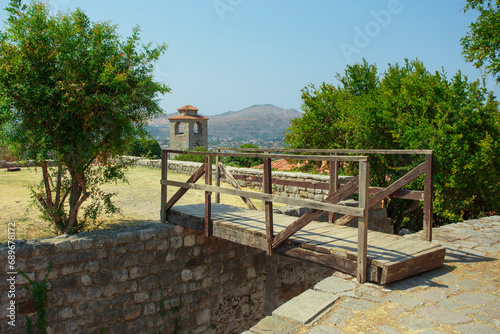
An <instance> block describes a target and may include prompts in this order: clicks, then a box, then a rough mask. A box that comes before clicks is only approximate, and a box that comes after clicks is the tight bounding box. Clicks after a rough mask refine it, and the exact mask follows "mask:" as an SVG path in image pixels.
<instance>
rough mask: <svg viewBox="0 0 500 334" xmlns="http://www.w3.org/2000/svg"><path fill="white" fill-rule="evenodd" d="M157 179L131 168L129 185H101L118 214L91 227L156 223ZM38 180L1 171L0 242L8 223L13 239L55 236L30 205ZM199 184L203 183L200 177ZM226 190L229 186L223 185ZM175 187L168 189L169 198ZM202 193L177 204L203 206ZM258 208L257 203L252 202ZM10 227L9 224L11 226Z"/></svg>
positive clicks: (234, 201)
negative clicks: (14, 234) (31, 195)
mask: <svg viewBox="0 0 500 334" xmlns="http://www.w3.org/2000/svg"><path fill="white" fill-rule="evenodd" d="M160 177H161V171H160V170H159V169H153V168H148V167H132V168H130V169H129V170H128V171H127V178H128V181H129V183H128V184H127V183H118V184H111V185H105V186H103V190H105V191H107V192H116V193H117V195H116V197H115V203H116V204H117V206H118V207H119V208H120V209H121V211H122V212H121V214H118V215H115V216H113V217H102V218H100V219H99V223H100V224H102V225H101V226H95V227H94V228H95V229H96V228H117V227H122V226H126V225H135V224H142V223H146V222H159V219H160V192H161V188H160ZM168 178H169V179H171V180H175V181H186V180H187V179H188V178H189V175H185V174H179V173H173V172H169V173H168ZM40 180H41V170H40V169H39V168H21V171H20V172H6V171H5V170H2V171H0V213H1V214H0V242H5V241H7V233H8V232H7V229H8V227H9V223H15V232H16V239H39V238H43V237H48V236H53V235H55V234H56V233H55V231H54V229H53V228H52V226H51V224H49V223H48V222H46V221H43V220H42V219H41V218H40V217H39V216H40V213H39V211H38V210H37V208H36V207H34V206H32V205H30V203H31V198H30V190H29V188H28V186H29V185H34V184H37V183H38V182H40ZM198 182H204V180H203V178H202V179H200V180H199V181H198ZM223 186H225V187H229V185H228V184H225V185H223ZM177 190H178V188H175V187H168V196H169V197H170V196H172V195H173V194H174V192H175V191H177ZM203 202H204V193H203V192H202V191H195V190H190V191H188V192H187V193H186V195H184V197H183V198H181V200H180V201H179V202H178V205H182V204H193V203H203ZM221 203H224V204H231V205H235V206H242V207H243V206H245V204H244V203H243V201H242V200H241V199H240V198H239V197H236V196H229V195H221ZM254 204H255V205H256V206H257V208H260V207H261V203H260V202H259V201H254ZM10 227H12V224H11V225H10Z"/></svg>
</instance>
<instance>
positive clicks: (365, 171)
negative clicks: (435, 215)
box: [161, 148, 433, 282]
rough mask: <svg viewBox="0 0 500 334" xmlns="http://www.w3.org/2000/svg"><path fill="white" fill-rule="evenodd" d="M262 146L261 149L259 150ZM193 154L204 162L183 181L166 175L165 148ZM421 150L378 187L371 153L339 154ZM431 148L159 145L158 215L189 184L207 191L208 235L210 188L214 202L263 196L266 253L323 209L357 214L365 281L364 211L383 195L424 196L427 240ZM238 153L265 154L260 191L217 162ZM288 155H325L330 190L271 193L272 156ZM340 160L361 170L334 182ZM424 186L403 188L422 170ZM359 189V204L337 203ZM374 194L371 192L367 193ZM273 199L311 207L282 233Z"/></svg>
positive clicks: (209, 227) (209, 226)
mask: <svg viewBox="0 0 500 334" xmlns="http://www.w3.org/2000/svg"><path fill="white" fill-rule="evenodd" d="M221 150H227V151H243V150H244V151H245V152H244V153H241V152H230V153H227V152H221ZM262 152H264V153H262ZM271 152H282V153H311V154H307V155H294V154H276V153H271ZM169 153H174V154H193V155H204V156H205V163H204V164H203V165H202V166H201V167H200V168H199V169H198V170H197V171H196V172H195V173H194V174H193V175H192V176H191V177H190V178H189V179H188V180H187V181H186V182H178V181H172V180H168V178H167V176H168V154H169ZM318 153H323V154H324V153H328V154H330V155H317V154H318ZM346 153H349V154H353V153H354V154H425V157H426V158H425V162H424V163H422V164H421V165H419V166H417V167H416V168H414V169H413V170H412V171H411V172H410V173H408V174H406V175H405V176H403V177H402V178H400V179H399V180H397V181H396V182H394V183H393V184H391V185H390V186H388V187H386V188H377V187H371V188H370V186H369V180H370V168H369V157H368V156H361V155H356V156H352V155H343V154H346ZM432 155H433V152H432V151H393V150H274V149H273V150H266V149H241V148H238V149H227V148H220V149H218V151H217V152H194V151H193V152H191V151H179V150H163V151H162V179H161V187H162V188H161V197H162V198H161V220H162V222H166V220H167V211H168V210H170V208H172V206H173V205H175V203H177V201H178V200H179V199H180V198H181V197H182V196H183V195H184V194H185V193H186V192H187V191H188V190H189V189H196V190H202V191H204V192H205V235H206V236H210V235H212V231H213V222H212V219H211V206H212V193H215V194H216V202H219V198H220V197H219V196H220V195H219V194H228V195H236V196H240V197H241V198H242V199H243V200H244V201H245V203H246V204H247V205H248V206H249V208H252V209H255V206H254V205H253V203H252V202H251V200H250V199H252V198H253V199H257V200H262V201H263V203H264V212H265V223H266V249H265V251H266V252H267V254H272V253H273V252H274V250H275V249H276V248H278V247H279V246H280V245H282V244H283V243H284V242H285V241H286V240H287V239H288V238H290V237H291V236H292V235H293V234H294V233H296V232H297V231H299V230H300V229H302V228H303V227H304V226H306V225H307V224H309V223H310V222H311V221H313V220H315V219H317V218H318V217H319V216H320V215H322V214H323V213H325V212H328V213H329V218H330V221H331V222H333V221H334V215H335V213H340V214H343V215H344V216H342V217H341V218H340V219H339V220H338V221H336V222H335V223H336V224H347V223H349V222H350V221H351V220H352V219H355V218H358V252H357V279H358V281H359V282H365V281H366V277H367V264H368V263H367V231H368V215H369V209H370V208H371V207H373V206H374V205H375V204H377V203H378V202H380V201H381V200H383V199H385V198H387V197H389V196H392V197H399V198H406V199H412V200H419V201H422V200H423V201H424V213H425V215H424V217H425V218H424V234H423V238H424V239H425V240H429V241H430V240H431V239H432V235H431V231H432V229H431V227H432ZM227 156H236V157H256V158H262V159H263V160H264V169H263V192H262V193H257V192H252V191H246V190H242V189H241V188H240V187H239V186H238V184H237V182H236V180H234V178H233V177H232V175H231V173H229V171H228V170H227V169H226V168H225V166H224V165H223V164H222V163H221V162H220V158H221V157H227ZM214 157H215V162H216V184H215V185H212V161H213V158H214ZM280 158H285V159H291V160H308V161H327V162H328V163H329V164H330V171H331V173H330V185H329V189H330V191H329V194H328V196H327V197H326V199H324V200H323V201H321V202H318V201H313V200H307V199H297V198H290V197H285V196H278V195H273V193H272V189H273V179H272V172H271V160H272V159H280ZM340 162H354V163H358V164H359V174H358V175H357V176H355V177H354V178H353V179H352V180H351V181H349V182H348V183H346V184H344V185H342V186H340V187H339V186H338V166H339V163H340ZM221 172H222V173H223V174H224V176H225V177H226V180H227V181H228V182H229V183H231V184H232V185H233V187H234V188H235V189H230V188H223V187H220V180H221ZM424 173H425V175H426V177H425V190H424V192H421V191H414V190H402V189H401V188H402V187H403V186H405V185H407V184H408V183H410V182H412V181H413V180H415V179H416V178H417V177H418V176H420V175H422V174H424ZM203 175H204V176H205V184H196V181H198V180H199V179H200V178H201V177H202V176H203ZM167 186H175V187H179V188H180V189H179V190H178V191H177V192H176V193H175V194H174V195H173V196H172V197H171V198H170V199H168V198H167ZM356 192H357V193H358V196H359V204H358V207H348V206H344V205H339V204H338V203H339V202H340V201H341V200H343V199H345V198H347V197H349V196H351V195H352V194H354V193H356ZM370 194H371V195H372V196H371V197H370V198H369V195H370ZM273 202H276V203H283V204H288V205H297V206H305V207H308V208H310V209H311V210H309V211H308V212H307V213H306V214H305V215H303V216H302V217H300V218H298V219H297V220H296V221H294V222H293V223H292V224H290V225H289V226H288V227H286V228H285V229H284V230H282V231H281V232H280V233H278V234H276V235H275V233H274V229H273Z"/></svg>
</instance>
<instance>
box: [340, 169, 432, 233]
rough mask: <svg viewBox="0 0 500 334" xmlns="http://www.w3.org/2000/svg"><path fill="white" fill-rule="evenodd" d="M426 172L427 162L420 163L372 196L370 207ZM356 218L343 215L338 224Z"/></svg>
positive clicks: (369, 202)
mask: <svg viewBox="0 0 500 334" xmlns="http://www.w3.org/2000/svg"><path fill="white" fill-rule="evenodd" d="M424 172H425V163H422V164H420V165H418V166H417V167H415V168H413V169H412V170H411V171H410V172H409V173H407V174H406V175H404V176H403V177H401V178H400V179H398V180H397V181H396V182H394V183H392V184H391V185H390V186H388V187H387V188H384V189H383V190H380V191H378V192H377V193H375V194H374V195H373V196H372V197H370V200H369V201H368V208H372V207H374V206H375V205H376V204H377V203H379V202H380V201H382V200H383V199H384V198H387V197H389V196H390V195H391V194H393V193H394V192H395V191H397V190H398V189H400V188H402V187H404V186H405V185H407V184H408V183H410V182H412V181H413V180H415V179H416V178H417V177H419V176H420V175H422V174H423V173H424ZM354 218H356V217H353V216H349V215H346V216H343V217H342V218H340V219H339V220H338V221H337V224H338V225H346V224H348V223H349V222H350V221H351V220H353V219H354Z"/></svg>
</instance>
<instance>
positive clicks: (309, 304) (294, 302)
mask: <svg viewBox="0 0 500 334" xmlns="http://www.w3.org/2000/svg"><path fill="white" fill-rule="evenodd" d="M338 298H339V297H338V296H334V295H332V294H330V293H324V292H321V291H315V290H306V291H304V292H303V293H302V294H300V295H298V296H297V297H294V298H293V299H291V300H290V301H288V302H287V303H285V304H283V305H281V306H280V307H278V308H277V309H276V310H274V311H273V315H274V316H279V317H283V318H288V319H290V320H292V321H294V322H297V323H299V324H301V325H306V324H308V323H310V322H311V321H312V320H313V319H314V318H316V317H317V316H318V315H320V314H321V313H322V312H324V311H325V310H326V309H328V308H329V307H330V306H332V305H333V303H335V301H336V300H337V299H338Z"/></svg>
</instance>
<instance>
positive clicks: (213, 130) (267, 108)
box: [208, 104, 302, 139]
mask: <svg viewBox="0 0 500 334" xmlns="http://www.w3.org/2000/svg"><path fill="white" fill-rule="evenodd" d="M301 116H302V114H301V113H300V112H299V111H297V110H295V109H283V108H279V107H276V106H273V105H271V104H263V105H254V106H251V107H248V108H245V109H242V110H240V111H228V112H225V113H223V114H220V115H215V116H210V119H209V120H208V134H209V136H217V137H233V138H242V137H243V138H249V139H250V138H273V137H282V136H283V132H284V131H285V130H286V128H288V127H289V126H290V120H291V119H292V118H296V117H301Z"/></svg>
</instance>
